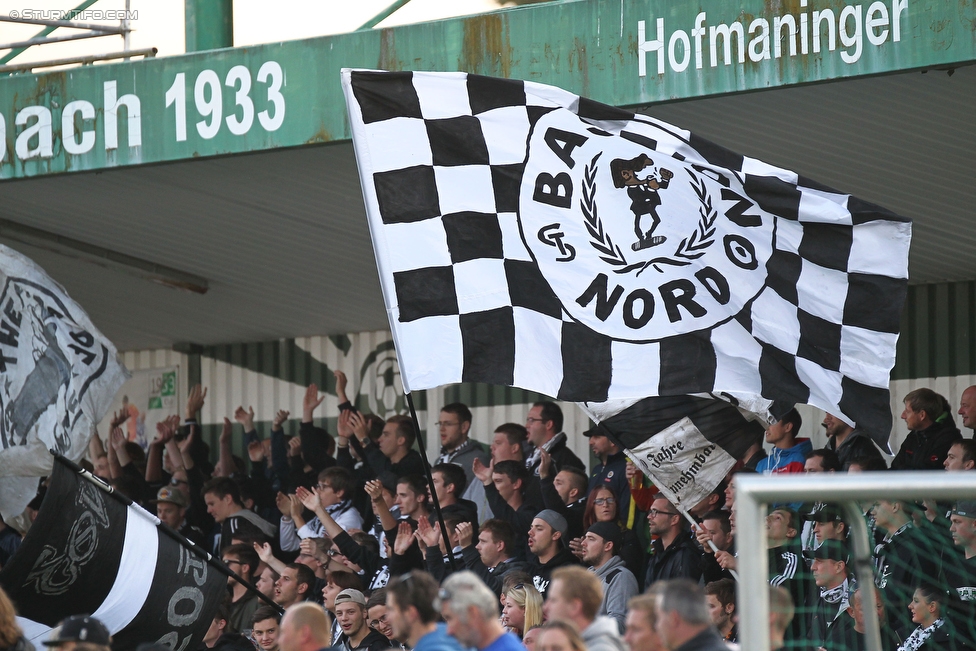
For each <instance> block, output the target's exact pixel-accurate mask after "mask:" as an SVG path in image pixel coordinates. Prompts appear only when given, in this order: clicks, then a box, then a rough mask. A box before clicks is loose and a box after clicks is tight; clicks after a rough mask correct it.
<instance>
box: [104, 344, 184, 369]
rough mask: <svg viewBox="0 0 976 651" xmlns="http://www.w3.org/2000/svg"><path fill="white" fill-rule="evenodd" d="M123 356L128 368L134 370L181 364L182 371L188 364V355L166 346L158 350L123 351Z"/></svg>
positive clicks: (123, 361)
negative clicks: (168, 348)
mask: <svg viewBox="0 0 976 651" xmlns="http://www.w3.org/2000/svg"><path fill="white" fill-rule="evenodd" d="M121 356H122V363H123V364H125V367H126V368H127V369H129V370H132V371H142V370H148V369H154V368H167V367H170V366H179V367H180V370H181V371H182V370H184V369H186V368H187V366H188V359H187V356H186V355H183V354H182V353H178V352H176V351H174V350H167V349H165V348H161V349H156V350H132V351H127V352H124V353H121Z"/></svg>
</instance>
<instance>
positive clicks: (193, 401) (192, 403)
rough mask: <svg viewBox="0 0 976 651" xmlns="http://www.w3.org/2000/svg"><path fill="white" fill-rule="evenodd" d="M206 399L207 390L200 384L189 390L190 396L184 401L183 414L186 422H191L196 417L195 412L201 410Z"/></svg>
mask: <svg viewBox="0 0 976 651" xmlns="http://www.w3.org/2000/svg"><path fill="white" fill-rule="evenodd" d="M206 398H207V389H206V388H205V387H204V386H203V385H202V384H198V385H196V386H195V387H193V388H192V389H190V395H189V396H187V399H186V412H185V414H184V415H185V416H186V419H187V420H192V419H194V418H196V417H197V412H198V411H200V410H201V409H203V404H204V401H205V400H206Z"/></svg>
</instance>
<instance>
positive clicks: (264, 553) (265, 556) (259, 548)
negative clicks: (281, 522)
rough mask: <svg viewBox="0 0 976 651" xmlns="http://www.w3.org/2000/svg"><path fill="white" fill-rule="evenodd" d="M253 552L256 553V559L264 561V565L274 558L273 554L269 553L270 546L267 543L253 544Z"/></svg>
mask: <svg viewBox="0 0 976 651" xmlns="http://www.w3.org/2000/svg"><path fill="white" fill-rule="evenodd" d="M254 551H256V552H257V553H258V558H260V559H261V560H262V561H264V563H265V564H267V563H268V561H270V560H271V559H273V558H274V554H272V553H271V545H270V544H268V543H262V544H260V545H259V544H258V543H254Z"/></svg>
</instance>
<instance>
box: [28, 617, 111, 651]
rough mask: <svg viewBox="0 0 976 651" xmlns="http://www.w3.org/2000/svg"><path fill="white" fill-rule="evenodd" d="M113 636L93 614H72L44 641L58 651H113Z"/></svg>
mask: <svg viewBox="0 0 976 651" xmlns="http://www.w3.org/2000/svg"><path fill="white" fill-rule="evenodd" d="M111 644H112V636H111V635H110V634H109V632H108V629H107V628H105V625H104V624H102V623H101V622H100V621H98V620H97V619H95V618H94V617H92V616H91V615H72V616H71V617H68V618H67V619H64V620H62V621H61V623H60V624H58V627H57V628H55V629H54V630H53V631H51V637H50V638H49V639H48V640H46V641H45V642H44V646H46V647H49V648H50V647H54V648H56V649H58V651H111Z"/></svg>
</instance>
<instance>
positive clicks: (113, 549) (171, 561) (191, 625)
mask: <svg viewBox="0 0 976 651" xmlns="http://www.w3.org/2000/svg"><path fill="white" fill-rule="evenodd" d="M97 481H98V480H97V479H94V478H92V477H91V476H90V475H88V476H87V478H86V476H82V475H81V474H79V473H78V472H76V471H75V470H73V469H72V468H70V467H69V466H68V465H67V464H66V463H65V462H64V457H58V462H57V463H55V464H54V474H53V476H52V480H51V485H50V488H49V489H48V491H47V493H46V495H45V496H44V501H43V503H42V504H41V510H40V512H39V513H38V515H37V519H36V520H35V521H34V523H33V525H31V528H30V531H28V532H27V536H26V537H25V538H24V542H23V543H22V544H21V546H20V548H19V549H18V550H17V552H16V553H15V554H14V555H13V557H12V558H11V559H10V561H9V563H8V564H7V565H6V566H5V567H4V568H3V571H2V572H0V586H3V589H4V590H5V591H6V592H7V594H9V595H10V598H11V599H12V600H13V601H14V603H16V604H17V610H18V612H19V614H20V617H18V618H17V619H18V623H19V624H20V625H21V628H22V629H23V630H24V636H25V637H26V638H27V639H28V640H29V641H31V642H32V643H33V644H34V646H36V647H38V648H40V643H41V642H43V641H44V640H46V639H47V637H48V635H49V634H50V631H51V629H52V628H53V627H54V626H56V625H57V624H58V622H59V621H61V620H62V619H64V618H66V617H69V616H71V615H78V614H82V613H84V614H90V615H94V616H95V617H96V618H97V619H98V620H99V621H101V622H102V623H103V624H105V625H106V626H107V627H108V629H109V631H110V632H111V633H112V647H113V648H114V649H117V650H119V651H124V650H128V649H134V648H136V646H138V645H139V644H141V643H143V642H160V643H162V644H165V645H166V646H168V647H169V648H171V649H174V650H176V651H181V650H191V651H192V650H193V649H196V648H197V647H198V646H199V645H200V643H201V642H202V640H203V636H204V635H205V634H206V632H207V628H208V627H209V626H210V623H211V620H212V619H213V616H214V613H215V612H216V610H217V606H218V605H219V604H220V601H221V599H222V598H223V597H224V594H225V590H226V585H227V578H226V575H225V574H223V573H221V572H219V571H218V570H217V568H216V567H215V566H213V565H212V564H211V563H209V562H208V559H207V557H206V553H205V552H203V551H202V550H200V549H199V548H196V549H194V548H193V547H191V546H190V545H191V544H190V543H186V542H185V541H183V542H182V543H181V542H180V540H179V539H178V536H179V534H175V533H171V532H168V531H164V530H163V529H162V528H161V526H160V524H159V520H157V519H156V518H155V517H154V516H152V515H150V514H149V513H148V512H146V511H144V510H143V509H142V508H140V507H139V506H136V505H134V504H131V503H129V504H128V505H126V504H125V502H127V501H128V500H125V499H124V498H121V496H119V495H117V494H109V493H107V492H106V491H105V490H104V489H103V488H100V487H98V486H96V485H95V483H94V482H97Z"/></svg>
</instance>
